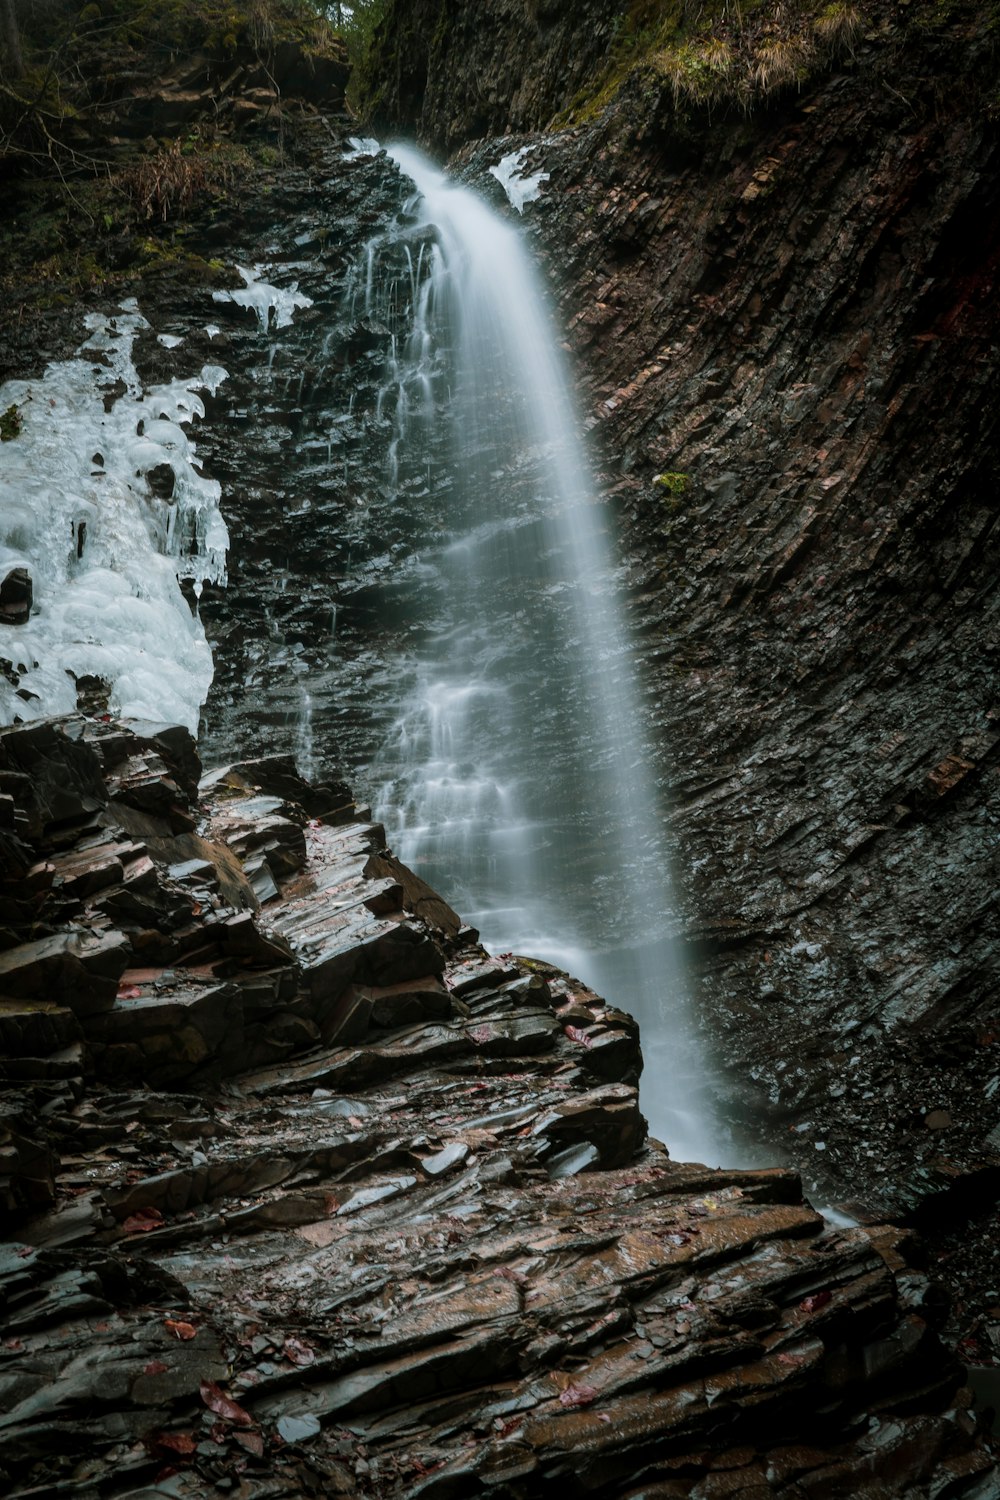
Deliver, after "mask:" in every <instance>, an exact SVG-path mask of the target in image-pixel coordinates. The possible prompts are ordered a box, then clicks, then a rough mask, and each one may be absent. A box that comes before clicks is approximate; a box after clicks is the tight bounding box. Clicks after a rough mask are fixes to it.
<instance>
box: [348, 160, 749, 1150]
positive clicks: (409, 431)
mask: <svg viewBox="0 0 1000 1500" xmlns="http://www.w3.org/2000/svg"><path fill="white" fill-rule="evenodd" d="M390 155H391V156H392V158H393V159H394V160H395V161H396V163H397V164H398V166H399V168H400V170H401V171H402V172H403V173H404V174H405V176H407V177H409V178H410V179H412V181H413V183H414V186H415V189H416V192H415V194H414V197H413V198H412V200H411V201H410V202H409V203H408V204H407V212H406V213H405V214H404V216H403V219H402V221H401V222H400V223H397V224H396V225H394V226H392V227H391V228H390V229H389V230H388V231H386V232H385V233H383V234H381V235H379V236H376V238H375V239H373V240H372V241H371V242H370V243H369V245H368V246H367V247H366V250H365V252H364V254H363V256H362V257H361V258H360V260H359V263H358V265H357V267H356V270H355V274H354V276H353V280H352V283H351V286H350V289H349V293H348V299H349V303H350V311H351V315H352V316H353V317H354V318H355V319H363V320H364V322H365V324H366V326H367V327H368V328H369V329H375V330H377V331H378V332H379V333H380V334H381V336H382V337H383V339H384V340H385V342H386V350H387V353H386V359H385V367H384V378H383V383H382V388H381V390H380V392H379V394H378V400H377V409H376V418H377V420H378V421H379V422H380V423H381V424H382V425H383V427H384V428H385V429H386V434H387V440H388V466H387V467H388V476H387V477H388V483H389V485H390V487H391V488H392V490H393V492H394V493H396V494H398V495H404V494H405V495H407V496H409V497H412V496H413V495H414V494H416V495H418V496H419V495H422V494H424V493H425V492H426V491H427V476H428V473H429V471H430V467H431V459H430V458H429V457H428V455H433V454H434V453H435V452H437V451H439V450H440V446H441V444H442V441H443V440H444V439H447V450H448V457H447V460H446V463H447V468H448V476H449V477H448V480H447V484H446V488H447V490H448V496H447V499H448V509H447V517H446V520H445V521H444V524H443V525H441V526H440V527H439V530H438V531H437V533H436V534H431V535H429V536H427V537H425V538H424V540H423V542H422V544H421V547H420V564H421V566H422V567H423V568H425V569H426V570H428V571H429V573H430V575H431V579H432V584H431V587H430V590H429V593H428V595H427V598H428V605H427V614H426V617H425V618H423V619H422V620H420V621H418V622H412V623H413V624H414V628H417V629H418V630H419V632H420V633H421V636H422V639H421V641H420V644H419V646H418V647H417V648H416V649H415V650H414V651H413V652H412V653H411V655H410V656H408V657H406V658H405V659H401V669H402V668H405V670H407V671H408V673H409V684H408V690H407V693H406V696H405V701H404V702H403V704H402V707H401V710H400V712H399V715H398V718H397V721H396V724H395V727H394V730H393V732H392V733H391V735H390V736H389V737H388V739H387V741H386V743H385V744H384V745H383V747H382V750H381V752H380V754H379V757H378V761H377V767H376V772H377V780H378V784H379V790H378V795H377V798H376V806H377V815H378V816H379V817H380V819H381V820H382V821H384V822H385V824H386V827H387V829H388V832H389V837H390V840H391V842H392V843H393V844H394V846H395V848H396V849H397V852H398V853H399V855H400V857H401V858H402V859H403V860H404V861H405V862H406V863H408V864H410V865H411V866H412V867H413V868H414V869H416V870H417V871H419V872H420V873H421V874H422V875H424V876H425V877H426V878H427V879H428V880H429V881H431V883H432V884H434V885H436V886H437V887H438V888H439V889H441V890H442V892H443V893H444V894H445V895H447V896H448V898H449V899H450V900H451V901H452V902H453V904H454V905H455V906H456V907H457V909H458V910H460V911H461V912H462V914H463V915H464V916H466V917H467V918H468V919H469V920H470V921H472V922H473V923H475V925H477V926H478V927H479V929H480V932H481V935H482V938H483V941H484V942H485V943H486V945H487V946H488V947H490V948H491V949H492V950H493V951H517V952H520V953H525V954H529V955H535V956H538V957H542V958H546V959H549V960H551V961H552V962H555V963H557V964H559V965H560V966H561V967H564V968H566V969H567V970H568V971H569V972H570V973H572V974H574V975H576V976H578V977H579V978H580V979H581V980H582V981H583V982H585V983H589V984H592V985H593V987H594V988H596V989H598V991H599V992H600V993H602V994H604V995H605V996H606V997H607V998H608V999H610V1000H612V1001H613V1002H615V1003H618V1004H620V1005H621V1006H622V1007H623V1008H624V1009H627V1010H630V1011H632V1012H633V1013H634V1014H636V1015H637V1016H638V1018H639V1020H640V1023H641V1024H642V1027H643V1046H644V1052H645V1055H646V1064H647V1066H646V1073H645V1077H644V1083H643V1105H644V1108H645V1110H646V1113H647V1116H648V1117H649V1118H650V1122H651V1125H652V1128H653V1130H654V1133H656V1134H658V1135H661V1136H663V1138H664V1139H665V1140H666V1141H667V1143H668V1145H670V1147H671V1149H672V1150H673V1151H674V1153H675V1155H678V1156H683V1157H689V1158H692V1157H693V1158H695V1159H701V1160H707V1161H709V1162H710V1163H711V1164H715V1163H716V1162H718V1161H719V1160H720V1158H721V1155H722V1154H723V1152H725V1151H726V1150H727V1149H729V1148H727V1146H726V1144H725V1142H724V1141H723V1139H722V1133H721V1131H720V1128H719V1127H718V1125H717V1123H716V1122H715V1121H714V1119H713V1118H712V1115H713V1111H712V1108H711V1105H710V1103H709V1087H708V1085H709V1083H710V1080H708V1079H707V1075H706V1070H705V1067H704V1065H703V1063H702V1062H701V1060H700V1058H699V1056H698V1050H697V1048H696V1047H695V1044H694V1041H693V1037H692V1029H691V1024H690V1019H689V1016H688V1012H687V1003H686V999H685V995H684V988H683V981H682V976H681V974H680V972H679V968H678V965H677V962H676V959H675V956H674V952H673V946H672V944H671V942H670V941H669V940H668V937H667V927H668V914H669V909H670V904H671V903H670V889H669V871H668V857H667V851H666V848H665V841H664V833H663V817H662V813H661V810H660V808H659V807H658V800H657V795H656V789H655V786H654V785H653V781H652V778H651V774H650V770H649V767H650V757H649V754H648V752H647V748H646V744H645V733H646V732H645V716H644V712H643V704H642V696H641V693H640V689H639V685H638V683H637V677H636V671H635V668H634V665H633V661H632V656H633V651H632V645H631V642H630V640H629V637H628V632H627V630H626V628H625V625H624V622H623V619H622V607H621V603H620V598H619V595H620V589H619V587H618V585H617V582H616V576H615V565H614V562H613V545H612V542H611V540H610V539H609V537H608V535H607V527H608V521H609V518H608V515H607V507H606V506H605V505H603V504H601V503H600V501H599V499H598V497H597V496H596V494H595V491H594V486H593V482H592V478H591V474H590V471H589V467H588V463H587V458H586V454H585V451H584V445H583V441H582V438H581V434H580V431H579V426H578V423H577V421H576V418H575V414H574V411H573V407H572V401H571V397H570V388H569V382H568V380H567V376H566V373H565V371H564V369H563V364H562V359H561V355H560V351H559V349H558V345H557V343H556V339H555V335H554V330H553V327H552V324H551V321H550V319H549V317H548V314H547V311H546V309H545V305H544V298H543V295H542V292H541V289H540V286H539V284H538V278H537V275H536V272H535V270H534V267H533V264H532V262H531V259H530V257H529V255H528V253H527V250H526V248H525V245H524V242H523V240H522V238H521V235H520V233H519V232H518V230H517V229H515V228H514V226H513V225H512V224H511V223H509V222H508V221H507V220H506V219H505V218H503V217H502V216H500V215H499V214H497V213H496V212H494V211H493V210H492V209H491V208H490V207H489V206H488V205H487V204H486V203H485V202H484V201H483V200H482V199H481V198H479V197H478V196H477V195H476V194H475V193H474V192H472V191H471V190H470V189H468V188H466V187H464V186H461V185H458V184H455V183H453V182H450V181H449V180H447V179H446V178H445V176H444V175H443V174H442V173H441V172H440V171H438V170H437V169H436V168H434V167H433V166H432V165H431V164H430V163H429V162H428V161H427V160H426V159H425V158H424V157H423V156H422V155H420V153H418V152H417V151H415V150H413V149H412V148H410V147H403V146H398V147H395V148H393V149H392V150H391V151H390ZM420 486H423V489H421V488H420Z"/></svg>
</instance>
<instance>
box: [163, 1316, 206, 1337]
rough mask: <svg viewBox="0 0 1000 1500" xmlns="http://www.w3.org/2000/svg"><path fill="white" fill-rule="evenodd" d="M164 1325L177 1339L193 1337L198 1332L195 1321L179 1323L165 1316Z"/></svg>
mask: <svg viewBox="0 0 1000 1500" xmlns="http://www.w3.org/2000/svg"><path fill="white" fill-rule="evenodd" d="M163 1326H164V1328H165V1329H166V1330H167V1332H168V1333H172V1334H173V1336H174V1338H175V1339H193V1338H194V1337H195V1335H196V1334H197V1332H198V1330H197V1328H195V1326H194V1324H193V1323H178V1322H176V1321H175V1320H174V1319H173V1318H164V1320H163Z"/></svg>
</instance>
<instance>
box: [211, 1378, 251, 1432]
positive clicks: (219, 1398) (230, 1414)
mask: <svg viewBox="0 0 1000 1500" xmlns="http://www.w3.org/2000/svg"><path fill="white" fill-rule="evenodd" d="M201 1399H202V1400H203V1401H204V1403H205V1405H206V1406H207V1407H208V1409H209V1411H214V1412H215V1415H216V1416H217V1417H224V1418H225V1420H226V1421H227V1422H232V1423H233V1426H234V1427H252V1426H253V1425H254V1421H253V1417H252V1416H251V1415H250V1413H249V1412H248V1411H244V1410H243V1408H242V1406H237V1404H236V1402H235V1401H233V1400H231V1399H230V1397H229V1396H227V1395H226V1393H225V1391H224V1390H222V1388H221V1387H220V1386H217V1385H216V1383H215V1381H214V1380H203V1381H202V1382H201Z"/></svg>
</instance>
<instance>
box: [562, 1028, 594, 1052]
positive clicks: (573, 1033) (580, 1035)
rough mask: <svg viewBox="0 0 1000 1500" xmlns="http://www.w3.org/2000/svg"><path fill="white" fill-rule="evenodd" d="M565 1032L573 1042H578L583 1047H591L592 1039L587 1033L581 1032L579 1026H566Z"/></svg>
mask: <svg viewBox="0 0 1000 1500" xmlns="http://www.w3.org/2000/svg"><path fill="white" fill-rule="evenodd" d="M563 1030H564V1031H565V1033H566V1035H567V1036H568V1037H569V1039H570V1041H571V1042H577V1043H578V1044H579V1045H580V1046H581V1047H589V1046H590V1045H591V1039H590V1037H589V1036H588V1035H587V1033H586V1032H585V1031H581V1030H580V1028H579V1027H578V1026H564V1027H563Z"/></svg>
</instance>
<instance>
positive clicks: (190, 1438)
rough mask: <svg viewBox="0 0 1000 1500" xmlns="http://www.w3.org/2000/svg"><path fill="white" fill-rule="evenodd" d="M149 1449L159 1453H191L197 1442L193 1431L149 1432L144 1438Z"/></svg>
mask: <svg viewBox="0 0 1000 1500" xmlns="http://www.w3.org/2000/svg"><path fill="white" fill-rule="evenodd" d="M146 1446H147V1448H149V1449H150V1451H155V1452H159V1453H179V1454H184V1455H187V1454H189V1453H193V1452H194V1450H195V1449H196V1448H197V1446H198V1443H197V1441H196V1439H195V1436H194V1433H193V1432H151V1433H150V1434H149V1436H148V1437H147V1438H146Z"/></svg>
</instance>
